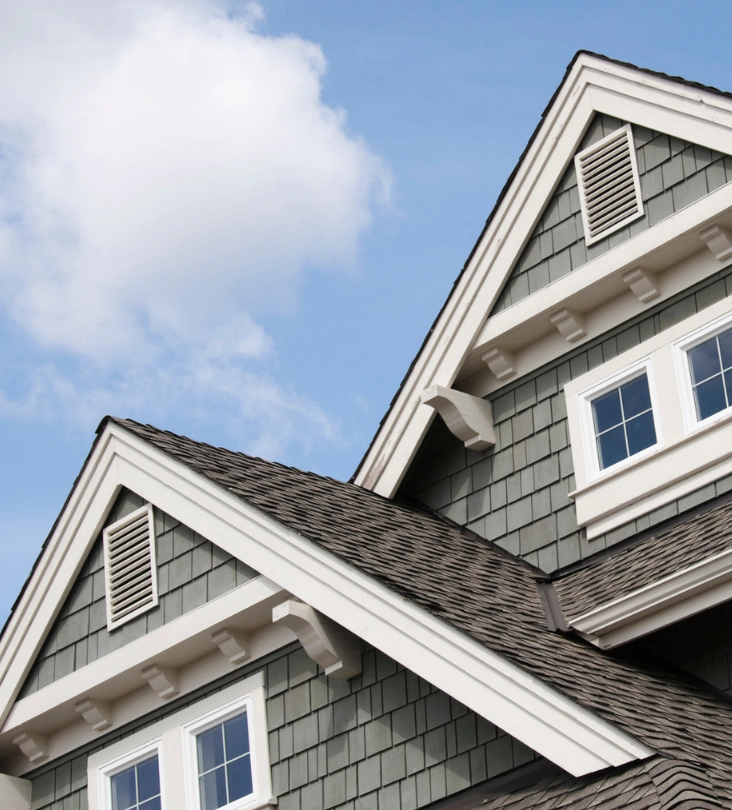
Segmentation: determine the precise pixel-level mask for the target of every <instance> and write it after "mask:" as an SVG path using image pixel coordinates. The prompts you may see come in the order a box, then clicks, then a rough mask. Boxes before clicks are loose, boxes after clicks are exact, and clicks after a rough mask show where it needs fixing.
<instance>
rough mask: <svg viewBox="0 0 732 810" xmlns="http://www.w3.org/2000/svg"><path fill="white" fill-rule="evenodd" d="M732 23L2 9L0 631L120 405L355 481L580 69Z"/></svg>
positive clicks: (664, 51)
mask: <svg viewBox="0 0 732 810" xmlns="http://www.w3.org/2000/svg"><path fill="white" fill-rule="evenodd" d="M730 17H732V9H730V7H729V6H728V5H727V4H721V3H711V2H710V3H705V2H669V1H668V0H666V2H645V3H636V2H634V3H630V2H613V3H604V4H601V3H587V2H581V3H580V2H557V3H540V2H514V3H511V4H508V3H503V2H487V1H486V2H454V1H453V2H450V3H447V2H430V1H429V0H421V1H420V2H417V1H416V0H414V1H413V2H394V0H391V1H390V2H379V1H378V0H369V2H361V0H349V2H343V0H321V1H320V2H318V1H317V0H310V1H309V2H305V0H262V2H261V3H260V4H259V5H252V4H245V3H238V4H237V3H233V4H229V5H225V4H224V3H220V2H217V0H175V2H173V0H170V2H166V1H165V0H151V2H148V3H137V2H117V1H116V0H109V2H108V3H104V4H97V3H94V2H89V0H71V2H68V3H63V4H61V3H54V2H51V1H50V0H29V2H27V3H23V4H19V3H15V2H12V0H0V481H1V483H2V486H1V487H0V516H1V518H2V520H1V522H0V549H1V550H2V554H3V566H2V572H1V573H0V621H1V620H2V619H4V617H5V615H6V614H7V611H8V610H9V608H10V605H11V604H12V602H13V600H14V598H15V595H16V594H17V592H18V591H19V590H20V587H21V586H22V583H23V580H24V579H25V577H26V576H27V573H28V572H29V570H30V567H31V565H32V562H33V560H34V558H35V556H36V554H37V552H38V550H39V548H40V546H41V543H42V542H43V540H44V539H45V537H46V534H47V533H48V531H49V529H50V528H51V526H52V524H53V521H54V519H55V517H56V515H57V514H58V511H59V510H60V508H61V506H62V505H63V501H64V499H65V497H66V495H67V493H68V491H69V489H70V488H71V486H72V484H73V481H74V478H75V476H76V475H77V473H78V471H79V469H80V467H81V465H82V463H83V460H84V458H85V456H86V453H87V452H88V449H89V447H90V445H91V442H92V441H93V437H94V429H95V427H96V425H97V424H98V422H99V421H100V420H101V418H102V417H103V416H104V414H105V413H114V414H116V415H120V416H130V417H133V418H135V419H138V420H140V421H144V422H152V423H153V424H156V425H158V426H160V427H164V428H167V429H170V430H173V431H176V432H180V433H184V434H186V435H190V436H192V437H194V438H196V439H201V440H204V441H207V442H210V443H213V444H221V445H224V446H227V447H230V448H233V449H238V450H243V451H246V452H253V453H257V454H261V455H264V456H265V457H268V458H274V459H277V460H280V461H283V462H285V463H289V464H294V465H296V466H299V467H305V468H309V469H313V470H316V471H317V472H320V473H324V474H328V475H332V476H335V477H339V478H347V477H349V476H350V474H351V473H352V472H353V470H354V468H355V466H356V465H357V463H358V461H359V459H360V457H361V455H362V454H363V452H364V450H365V448H366V446H367V445H368V442H369V441H370V439H371V437H372V435H373V433H374V431H375V429H376V427H377V425H378V422H379V419H380V418H381V416H382V415H383V413H384V412H385V410H386V408H387V406H388V404H389V401H390V399H391V397H392V396H393V394H394V392H395V390H396V388H397V386H398V384H399V382H400V380H401V378H402V376H403V374H404V372H405V371H406V369H407V367H408V365H409V363H410V361H411V360H412V358H413V356H414V354H415V353H416V351H417V349H418V348H419V346H420V344H421V341H422V339H423V337H424V335H425V333H426V331H427V329H428V328H429V326H430V324H431V323H432V320H433V319H434V317H435V315H436V313H437V311H438V310H439V308H440V306H441V305H442V303H443V301H444V299H445V297H446V296H447V294H448V292H449V290H450V287H451V285H452V282H453V280H454V279H455V277H456V275H457V274H458V272H459V270H460V268H461V266H462V264H463V262H464V260H465V258H466V257H467V255H468V253H469V251H470V249H471V247H472V245H473V243H474V241H475V239H476V238H477V236H478V235H479V233H480V230H481V228H482V225H483V223H484V221H485V219H486V217H487V216H488V214H489V213H490V210H491V208H492V207H493V204H494V202H495V200H496V197H497V195H498V193H499V192H500V190H501V188H502V186H503V184H504V182H505V180H506V178H507V177H508V175H509V174H510V172H511V170H512V168H513V166H514V165H515V163H516V161H517V159H518V157H519V155H520V154H521V152H522V150H523V149H524V146H525V144H526V142H527V140H528V138H529V136H530V134H531V132H532V131H533V129H534V127H535V126H536V124H537V122H538V120H539V117H540V115H541V112H542V111H543V109H544V107H545V106H546V104H547V102H548V101H549V99H550V97H551V95H552V93H553V92H554V90H555V88H556V86H557V85H558V84H559V82H560V81H561V79H562V76H563V74H564V69H565V67H566V65H567V64H568V62H569V61H570V60H571V58H572V56H573V54H574V53H575V52H576V51H577V50H578V49H580V48H582V49H587V50H593V51H597V52H600V53H604V54H606V55H608V56H611V57H614V58H617V59H621V60H626V61H629V62H633V63H635V64H638V65H641V66H643V67H649V68H652V69H654V70H659V71H664V72H668V73H671V74H674V75H682V76H684V77H686V78H689V79H693V80H696V81H700V82H703V83H708V84H712V85H715V86H718V87H720V88H722V89H732V60H730V58H729V47H728V42H727V39H728V37H727V32H728V31H729V28H730V21H731V20H730Z"/></svg>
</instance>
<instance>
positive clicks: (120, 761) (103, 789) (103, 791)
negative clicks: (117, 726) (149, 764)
mask: <svg viewBox="0 0 732 810" xmlns="http://www.w3.org/2000/svg"><path fill="white" fill-rule="evenodd" d="M154 754H157V756H158V769H159V776H160V804H161V806H162V807H165V806H166V795H165V780H164V778H163V776H164V773H165V765H164V759H163V748H162V740H161V739H160V738H159V737H157V738H155V739H154V740H152V741H150V742H148V743H145V744H144V745H141V746H138V747H137V748H133V749H132V750H131V751H126V752H125V753H124V754H122V755H121V756H118V757H115V758H114V759H112V760H110V761H109V762H107V763H106V764H105V765H103V766H102V767H100V768H99V780H98V784H97V788H98V789H97V807H98V808H99V810H112V777H113V776H116V775H117V774H118V773H121V772H122V771H125V770H127V768H131V767H132V766H133V765H137V764H138V763H139V762H144V761H145V760H146V759H150V757H152V756H153V755H154Z"/></svg>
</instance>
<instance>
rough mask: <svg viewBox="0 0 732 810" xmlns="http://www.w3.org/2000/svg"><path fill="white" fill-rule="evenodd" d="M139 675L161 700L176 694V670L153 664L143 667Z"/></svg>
mask: <svg viewBox="0 0 732 810" xmlns="http://www.w3.org/2000/svg"><path fill="white" fill-rule="evenodd" d="M141 675H142V677H143V678H144V679H145V680H146V681H147V682H148V683H149V684H150V686H151V687H152V690H153V691H154V692H157V694H158V697H161V698H163V700H167V699H168V698H171V697H173V696H175V695H177V694H178V691H179V689H178V670H176V669H172V668H171V667H161V666H158V665H157V664H153V665H152V666H149V667H145V669H143V670H142V673H141Z"/></svg>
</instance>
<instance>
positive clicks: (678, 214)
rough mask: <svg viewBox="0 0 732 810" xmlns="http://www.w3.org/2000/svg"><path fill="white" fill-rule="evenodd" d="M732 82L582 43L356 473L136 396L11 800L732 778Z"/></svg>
mask: <svg viewBox="0 0 732 810" xmlns="http://www.w3.org/2000/svg"><path fill="white" fill-rule="evenodd" d="M731 520H732V95H729V94H726V93H722V92H720V91H718V90H716V89H714V88H710V87H704V86H700V85H698V84H694V83H691V82H687V81H685V80H682V79H678V78H673V77H669V76H666V75H662V74H658V73H653V72H650V71H647V70H641V69H639V68H636V67H634V66H631V65H627V64H622V63H618V62H615V61H612V60H609V59H606V58H604V57H600V56H597V55H594V54H590V53H584V52H580V53H579V54H578V55H577V56H576V57H575V59H574V61H573V62H572V64H571V65H570V66H569V68H568V70H567V73H566V76H565V78H564V80H563V82H562V84H561V85H560V87H559V89H558V90H557V92H556V94H555V95H554V97H553V98H552V100H551V102H550V104H549V106H548V108H547V110H546V111H545V113H544V115H543V117H542V120H541V122H540V124H539V126H538V128H537V130H536V132H535V133H534V135H533V137H532V139H531V141H530V143H529V145H528V146H527V148H526V151H525V152H524V154H523V156H522V158H521V160H520V162H519V165H518V166H517V167H516V169H515V171H514V173H513V174H512V176H511V178H510V179H509V181H508V183H507V185H506V187H505V188H504V190H503V192H502V193H501V196H500V198H499V200H498V203H497V204H496V207H495V209H494V211H493V213H492V214H491V216H490V218H489V220H488V222H487V223H486V226H485V229H484V231H483V233H482V234H481V236H480V238H479V239H478V242H477V244H476V245H475V247H474V248H473V251H472V253H471V254H470V256H469V258H468V260H467V262H466V264H465V267H464V269H463V271H462V272H461V274H460V276H459V278H458V280H457V282H456V284H455V286H454V288H453V290H452V293H451V294H450V297H449V299H448V300H447V302H446V304H445V306H444V307H443V309H442V311H441V312H440V314H439V315H438V317H437V320H436V321H435V323H434V325H433V327H432V329H431V331H430V333H429V335H428V336H427V338H426V339H425V342H424V344H423V346H422V348H421V350H420V352H419V354H418V356H417V358H416V359H415V361H414V363H413V364H412V366H411V368H410V369H409V370H408V372H407V375H406V377H405V378H404V381H403V383H402V385H401V388H400V390H399V391H398V393H397V395H396V397H395V398H394V400H393V402H392V405H391V407H390V409H389V412H388V413H387V415H386V416H385V418H384V420H383V422H382V424H381V425H380V427H379V430H378V432H377V434H376V436H375V438H374V440H373V442H372V444H371V446H370V447H369V449H368V451H367V452H366V455H365V456H364V459H363V461H362V462H361V465H360V466H359V469H358V470H357V472H356V474H355V476H354V479H353V480H352V481H351V482H348V483H344V482H339V481H335V480H332V479H329V478H323V477H320V476H317V475H314V474H311V473H307V472H302V471H299V470H295V469H291V468H287V467H284V466H282V465H279V464H274V463H271V462H266V461H262V460H260V459H257V458H251V457H247V456H244V455H242V454H239V453H234V452H229V451H227V450H223V449H220V448H215V447H211V446H208V445H206V444H201V443H199V442H196V441H193V440H191V439H188V438H185V437H181V436H176V435H173V434H171V433H167V432H165V431H162V430H158V429H157V428H153V427H151V426H147V425H141V424H138V423H136V422H133V421H130V420H124V419H115V418H111V417H107V418H106V419H105V420H104V421H103V422H102V424H101V425H100V427H99V430H98V434H97V437H96V440H95V442H94V445H93V447H92V449H91V451H90V454H89V456H88V458H87V461H86V463H85V464H84V467H83V469H82V470H81V472H80V474H79V477H78V479H77V481H76V482H75V484H74V487H73V489H72V491H71V493H70V495H69V497H68V500H67V502H66V504H65V505H64V508H63V510H62V512H61V514H60V515H59V517H58V520H57V521H56V524H55V525H54V527H53V529H52V531H51V533H50V535H49V537H48V539H47V541H46V543H45V545H44V547H43V550H42V552H41V555H40V557H39V559H38V561H37V562H36V564H35V567H34V569H33V571H32V572H31V575H30V577H29V579H28V581H27V583H26V585H25V587H24V589H23V591H22V593H21V594H20V596H19V597H18V600H17V602H16V604H15V606H14V609H13V612H12V614H11V616H10V618H9V620H8V622H7V624H6V626H5V629H4V631H3V633H2V637H0V712H1V716H2V725H1V727H0V796H1V797H2V802H1V804H2V807H3V810H19V809H20V808H27V807H29V806H30V807H32V808H33V810H86V809H87V808H89V809H90V810H156V809H157V808H161V807H164V808H165V809H166V810H216V809H217V808H226V810H245V809H246V810H253V808H261V807H266V806H270V805H274V804H276V805H277V806H278V807H279V808H280V809H281V810H330V808H338V810H417V808H420V809H422V808H433V810H438V809H439V808H442V809H443V810H471V808H476V807H481V808H488V810H492V809H493V808H499V807H500V808H516V810H519V809H521V810H523V809H524V808H546V809H547V810H548V808H562V807H588V808H589V807H592V808H601V809H602V808H605V809H606V810H609V808H615V807H618V806H620V805H621V804H622V805H625V806H628V807H632V808H634V809H635V810H661V808H664V809H666V810H670V808H674V810H681V809H682V808H686V809H688V810H691V809H692V808H693V810H705V809H706V808H724V807H731V806H732V741H731V740H730V736H729V734H728V733H727V728H728V726H730V725H732V702H731V701H730V696H731V695H732V680H731V674H730V673H731V670H730V656H731V654H732V637H731V636H730V632H729V629H728V628H729V619H730V617H731V616H732V601H731V600H732V533H731V532H730V529H729V526H730V521H731Z"/></svg>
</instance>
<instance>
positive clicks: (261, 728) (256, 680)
mask: <svg viewBox="0 0 732 810" xmlns="http://www.w3.org/2000/svg"><path fill="white" fill-rule="evenodd" d="M239 701H243V702H246V703H247V705H248V706H249V707H250V712H251V714H250V715H248V719H250V725H249V730H250V746H251V750H252V752H253V755H252V776H253V779H255V780H256V784H257V791H258V792H257V796H256V797H254V798H252V799H251V801H249V802H248V803H247V804H245V805H241V806H242V807H246V809H247V810H256V808H261V807H266V806H268V805H271V804H274V803H275V799H274V796H273V794H272V783H271V775H270V768H269V740H268V736H267V721H266V708H265V694H264V677H263V674H262V673H261V672H257V673H255V674H254V675H252V676H250V677H248V678H246V679H243V680H241V681H239V682H237V683H235V684H232V685H231V686H228V687H227V688H226V689H222V690H221V691H220V692H216V693H215V694H213V695H210V696H209V697H206V698H204V699H203V700H200V701H198V702H197V703H194V704H192V705H191V706H186V707H185V708H183V709H181V710H180V711H177V712H174V713H173V714H170V715H168V716H167V717H164V718H163V719H162V720H159V721H158V722H156V723H153V724H152V725H150V726H147V727H146V728H144V729H142V730H141V731H138V732H135V733H134V734H132V735H130V736H129V737H125V738H124V739H122V740H120V741H119V742H116V743H113V744H112V745H110V746H108V747H107V748H104V749H102V750H101V751H97V752H96V753H94V754H91V755H90V756H89V759H88V762H87V774H88V796H89V810H109V808H108V806H107V805H106V804H105V800H106V795H108V794H107V793H106V790H107V787H106V785H107V779H106V774H107V773H109V772H110V771H112V770H113V769H115V766H116V763H122V764H120V765H119V766H117V767H116V770H122V769H124V765H125V763H128V762H133V761H139V760H140V758H141V756H142V755H141V754H140V752H145V751H149V750H152V748H153V747H155V746H157V747H158V750H159V751H160V754H159V756H160V757H161V765H160V782H161V788H163V785H164V786H165V787H164V790H165V800H164V803H163V807H164V808H168V807H170V808H181V810H183V809H184V808H185V810H194V808H196V807H198V806H199V805H198V802H197V801H196V802H195V803H193V802H191V796H190V784H189V783H188V782H187V778H186V777H187V773H186V751H185V736H184V728H185V726H186V725H187V724H190V723H195V722H196V721H197V720H199V719H200V718H203V717H207V716H210V715H211V713H213V712H217V711H220V710H222V709H224V710H225V708H226V707H229V706H232V705H233V704H234V703H236V702H239ZM255 751H256V755H255V754H254V752H255ZM135 757H137V759H135ZM227 807H228V808H231V810H233V808H235V807H236V808H238V807H239V805H237V804H231V805H227Z"/></svg>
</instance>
